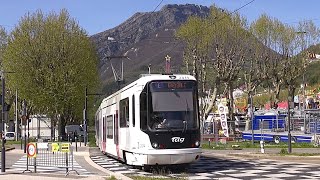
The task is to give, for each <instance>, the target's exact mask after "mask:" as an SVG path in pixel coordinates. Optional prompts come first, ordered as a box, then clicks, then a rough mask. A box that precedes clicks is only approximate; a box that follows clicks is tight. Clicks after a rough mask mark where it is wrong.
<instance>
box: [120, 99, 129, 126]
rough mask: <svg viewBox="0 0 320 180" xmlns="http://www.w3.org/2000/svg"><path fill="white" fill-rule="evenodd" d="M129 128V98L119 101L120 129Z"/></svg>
mask: <svg viewBox="0 0 320 180" xmlns="http://www.w3.org/2000/svg"><path fill="white" fill-rule="evenodd" d="M122 127H129V98H125V99H122V100H121V101H120V128H122Z"/></svg>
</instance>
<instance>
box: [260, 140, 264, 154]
mask: <svg viewBox="0 0 320 180" xmlns="http://www.w3.org/2000/svg"><path fill="white" fill-rule="evenodd" d="M260 148H261V153H263V154H264V142H263V141H260Z"/></svg>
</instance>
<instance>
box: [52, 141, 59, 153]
mask: <svg viewBox="0 0 320 180" xmlns="http://www.w3.org/2000/svg"><path fill="white" fill-rule="evenodd" d="M51 146H52V152H58V151H59V149H60V147H59V143H52V144H51Z"/></svg>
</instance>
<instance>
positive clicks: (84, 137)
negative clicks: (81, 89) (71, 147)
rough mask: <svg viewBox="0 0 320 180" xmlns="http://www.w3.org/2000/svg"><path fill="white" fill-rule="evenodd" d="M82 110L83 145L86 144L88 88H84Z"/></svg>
mask: <svg viewBox="0 0 320 180" xmlns="http://www.w3.org/2000/svg"><path fill="white" fill-rule="evenodd" d="M84 97H85V98H84V110H83V131H84V135H83V141H84V146H86V145H87V141H88V138H87V102H88V88H87V87H86V88H85V94H84Z"/></svg>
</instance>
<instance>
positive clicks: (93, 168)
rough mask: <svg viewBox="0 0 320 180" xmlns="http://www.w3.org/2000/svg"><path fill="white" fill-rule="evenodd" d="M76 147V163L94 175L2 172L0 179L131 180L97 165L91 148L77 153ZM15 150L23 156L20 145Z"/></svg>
mask: <svg viewBox="0 0 320 180" xmlns="http://www.w3.org/2000/svg"><path fill="white" fill-rule="evenodd" d="M72 146H73V147H74V159H75V161H76V162H77V163H78V164H79V165H80V166H81V167H82V168H84V169H86V170H87V171H88V172H90V173H91V174H92V175H81V174H80V175H77V174H76V173H75V172H70V174H69V175H68V176H65V175H63V174H54V173H28V172H26V173H21V172H14V173H12V172H5V173H1V172H0V179H1V180H2V179H8V180H9V179H10V180H12V179H14V178H19V179H22V178H23V179H24V180H29V179H30V180H31V179H36V180H37V179H39V180H40V179H45V180H52V179H83V180H95V179H97V180H100V179H101V180H105V179H106V178H107V177H111V176H114V177H116V178H117V179H122V180H131V178H129V177H126V176H124V175H122V174H119V173H114V172H112V171H109V170H107V169H105V168H103V167H101V166H99V165H97V164H96V163H94V162H93V161H92V160H91V158H90V152H89V150H90V147H89V146H83V144H82V146H81V147H80V146H79V145H78V147H77V151H76V148H75V143H73V144H72ZM13 147H14V148H15V150H14V151H17V152H18V153H19V154H21V156H22V155H23V150H21V147H20V145H13Z"/></svg>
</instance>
